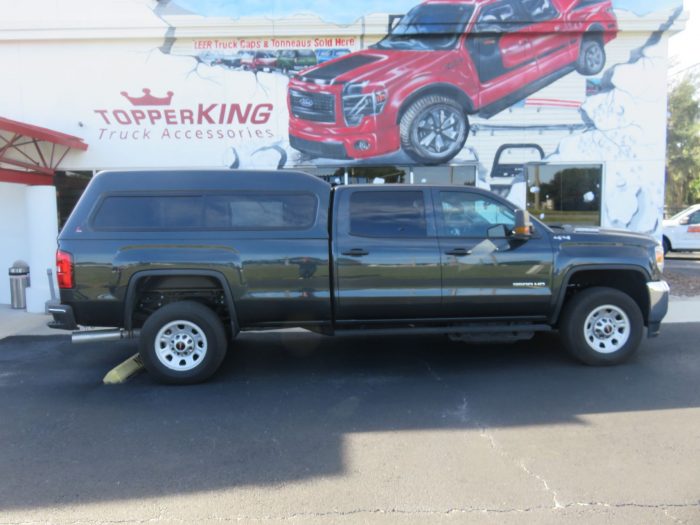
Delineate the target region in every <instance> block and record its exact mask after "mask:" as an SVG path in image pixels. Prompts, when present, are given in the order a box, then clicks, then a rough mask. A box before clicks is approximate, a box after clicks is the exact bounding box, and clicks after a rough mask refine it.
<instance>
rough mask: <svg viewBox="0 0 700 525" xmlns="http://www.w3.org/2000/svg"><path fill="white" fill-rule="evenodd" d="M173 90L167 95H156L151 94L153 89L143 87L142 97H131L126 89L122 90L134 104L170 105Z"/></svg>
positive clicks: (124, 95)
mask: <svg viewBox="0 0 700 525" xmlns="http://www.w3.org/2000/svg"><path fill="white" fill-rule="evenodd" d="M174 94H175V93H173V92H172V91H168V93H167V96H165V97H154V96H153V95H151V90H150V89H148V88H143V96H142V97H130V96H129V94H128V93H127V92H126V91H122V92H121V95H122V96H123V97H125V98H126V99H127V100H128V101H129V102H131V103H132V104H133V105H134V106H169V105H170V103H171V102H172V100H173V95H174Z"/></svg>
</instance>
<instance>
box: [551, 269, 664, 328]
mask: <svg viewBox="0 0 700 525" xmlns="http://www.w3.org/2000/svg"><path fill="white" fill-rule="evenodd" d="M650 279H651V276H650V275H649V273H648V272H647V271H646V270H645V269H644V268H643V267H641V266H634V265H610V266H607V265H606V266H601V265H590V266H582V267H577V268H573V269H571V270H569V272H567V274H566V276H565V277H564V279H563V280H562V284H561V287H560V289H559V293H558V295H557V302H556V306H555V309H554V313H553V315H552V318H551V319H550V324H552V325H556V324H558V323H559V321H560V319H561V313H562V310H563V309H564V305H565V304H566V302H567V300H568V299H569V298H570V297H571V296H572V295H573V294H575V293H576V292H577V291H580V290H585V289H587V288H593V287H598V286H602V287H606V288H612V289H615V290H619V291H621V292H623V293H625V294H627V295H629V296H630V297H631V298H632V299H633V300H634V302H635V303H637V305H638V306H639V309H640V310H641V312H642V317H643V318H644V322H645V323H647V322H648V320H649V311H650V304H649V294H648V292H647V288H646V283H647V282H649V280H650Z"/></svg>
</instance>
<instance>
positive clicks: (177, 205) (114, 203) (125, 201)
mask: <svg viewBox="0 0 700 525" xmlns="http://www.w3.org/2000/svg"><path fill="white" fill-rule="evenodd" d="M203 212H204V202H203V199H202V197H201V196H200V195H167V196H166V195H111V196H108V197H105V198H104V199H103V201H102V203H101V204H100V207H99V209H98V210H97V212H96V213H95V215H94V217H93V219H92V227H93V228H94V229H95V230H107V231H127V230H165V229H177V230H191V229H198V228H201V227H202V226H203V215H204V214H203Z"/></svg>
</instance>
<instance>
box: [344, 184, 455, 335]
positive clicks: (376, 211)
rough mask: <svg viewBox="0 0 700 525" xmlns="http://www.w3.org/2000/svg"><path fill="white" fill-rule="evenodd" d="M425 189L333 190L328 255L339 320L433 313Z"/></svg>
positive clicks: (434, 249) (433, 270) (436, 260)
mask: <svg viewBox="0 0 700 525" xmlns="http://www.w3.org/2000/svg"><path fill="white" fill-rule="evenodd" d="M429 199H430V192H429V191H428V190H426V189H417V188H410V187H408V188H407V187H403V188H400V187H396V186H394V187H376V188H366V187H365V188H362V187H355V188H352V187H344V188H339V189H338V190H336V203H335V208H336V209H335V214H334V217H335V228H334V241H333V260H334V264H335V268H334V269H335V286H336V293H335V311H336V319H337V320H339V321H351V320H366V321H386V320H392V319H404V320H405V319H412V318H426V317H439V315H440V300H441V282H440V253H439V251H438V241H437V238H436V236H435V223H434V222H435V221H434V218H433V214H432V213H431V212H429V210H432V205H429V202H430V201H429Z"/></svg>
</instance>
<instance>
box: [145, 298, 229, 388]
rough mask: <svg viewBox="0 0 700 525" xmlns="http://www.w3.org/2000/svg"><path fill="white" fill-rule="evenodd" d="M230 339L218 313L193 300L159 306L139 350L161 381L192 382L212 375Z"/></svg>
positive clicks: (148, 324)
mask: <svg viewBox="0 0 700 525" xmlns="http://www.w3.org/2000/svg"><path fill="white" fill-rule="evenodd" d="M226 348H227V339H226V333H225V330H224V327H223V324H222V323H221V321H220V320H219V318H218V316H217V315H216V314H215V313H214V312H213V311H212V310H210V309H209V308H207V307H206V306H204V305H202V304H200V303H196V302H194V301H179V302H176V303H171V304H168V305H166V306H163V307H162V308H160V309H158V310H156V311H155V312H154V313H153V314H151V316H150V317H149V318H148V319H146V322H145V323H144V325H143V328H142V330H141V335H140V340H139V353H140V354H141V359H142V360H143V364H144V366H145V367H146V370H148V372H149V374H151V376H152V377H153V378H154V379H155V380H156V381H158V382H160V383H167V384H182V385H184V384H192V383H200V382H202V381H205V380H207V379H209V378H210V377H211V376H212V375H213V374H214V373H215V372H216V371H217V370H218V368H219V366H220V365H221V362H222V361H223V359H224V357H225V355H226Z"/></svg>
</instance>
